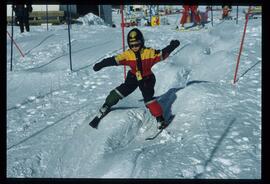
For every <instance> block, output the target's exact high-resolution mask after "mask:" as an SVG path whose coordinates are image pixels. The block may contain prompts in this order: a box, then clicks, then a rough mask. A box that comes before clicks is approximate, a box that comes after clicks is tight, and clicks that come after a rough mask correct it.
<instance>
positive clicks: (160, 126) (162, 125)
mask: <svg viewBox="0 0 270 184" xmlns="http://www.w3.org/2000/svg"><path fill="white" fill-rule="evenodd" d="M156 119H157V124H158V129H163V128H165V127H166V122H165V119H164V117H163V116H159V117H157V118H156Z"/></svg>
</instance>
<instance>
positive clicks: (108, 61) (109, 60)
mask: <svg viewBox="0 0 270 184" xmlns="http://www.w3.org/2000/svg"><path fill="white" fill-rule="evenodd" d="M116 65H117V63H116V61H115V59H114V56H113V57H109V58H105V59H103V60H102V61H100V62H99V63H97V64H95V65H94V67H93V69H94V70H95V71H99V70H100V69H101V68H103V67H107V66H116Z"/></svg>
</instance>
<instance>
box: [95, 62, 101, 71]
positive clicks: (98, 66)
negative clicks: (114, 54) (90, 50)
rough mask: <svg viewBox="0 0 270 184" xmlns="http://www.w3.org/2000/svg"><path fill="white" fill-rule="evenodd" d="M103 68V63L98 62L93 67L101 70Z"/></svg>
mask: <svg viewBox="0 0 270 184" xmlns="http://www.w3.org/2000/svg"><path fill="white" fill-rule="evenodd" d="M101 68H103V66H102V64H101V63H97V64H95V65H94V67H93V69H94V70H95V71H99V70H100V69H101Z"/></svg>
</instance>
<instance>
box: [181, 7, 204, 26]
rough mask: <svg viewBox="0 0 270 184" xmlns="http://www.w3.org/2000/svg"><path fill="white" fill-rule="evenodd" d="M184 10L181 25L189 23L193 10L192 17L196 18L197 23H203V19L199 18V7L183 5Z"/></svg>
mask: <svg viewBox="0 0 270 184" xmlns="http://www.w3.org/2000/svg"><path fill="white" fill-rule="evenodd" d="M183 8H184V12H183V16H182V18H181V20H180V24H182V25H183V24H185V23H186V22H187V17H188V12H189V10H191V13H192V15H194V18H195V22H196V23H200V22H201V18H200V16H199V13H198V11H197V8H198V6H188V5H183Z"/></svg>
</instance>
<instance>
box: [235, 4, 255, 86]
mask: <svg viewBox="0 0 270 184" xmlns="http://www.w3.org/2000/svg"><path fill="white" fill-rule="evenodd" d="M250 9H251V7H249V8H248V13H247V15H246V22H245V27H244V33H243V36H242V41H241V45H240V50H239V54H238V58H237V64H236V69H235V73H234V78H233V84H235V82H236V76H237V71H238V66H239V63H240V56H241V53H242V50H243V44H244V39H245V35H246V29H247V23H248V16H249V12H250Z"/></svg>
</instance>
